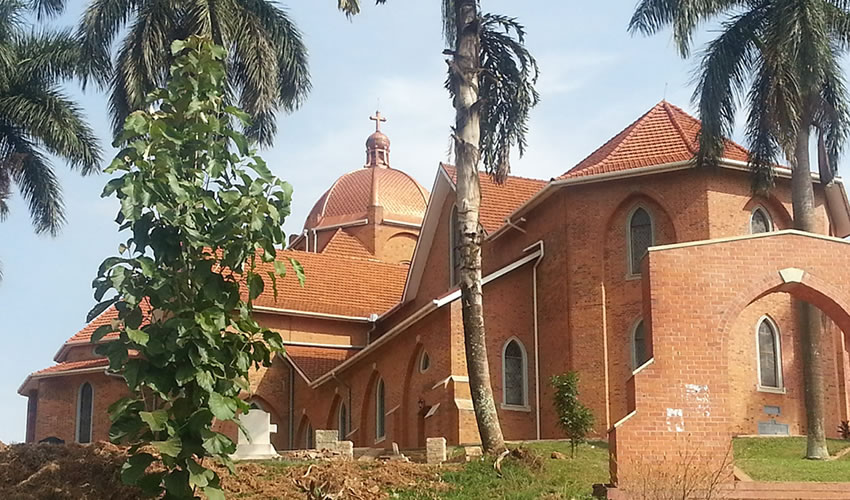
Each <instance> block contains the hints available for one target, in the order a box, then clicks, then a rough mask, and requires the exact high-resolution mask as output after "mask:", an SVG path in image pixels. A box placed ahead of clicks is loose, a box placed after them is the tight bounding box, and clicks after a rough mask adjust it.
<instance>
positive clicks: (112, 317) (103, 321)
mask: <svg viewBox="0 0 850 500" xmlns="http://www.w3.org/2000/svg"><path fill="white" fill-rule="evenodd" d="M142 314H143V315H144V319H143V322H144V323H147V321H148V320H149V318H150V303H149V302H148V301H147V300H144V301H142ZM113 321H118V310H117V309H115V306H112V307H110V308H108V309H107V310H105V311H103V312H102V313H100V316H98V317H96V318H95V319H93V320H92V322H91V323H89V324H88V325H86V326H84V327H83V329H82V330H80V331H79V332H77V333H75V334H74V336H73V337H71V338H70V339H68V340H67V341H66V342H65V343H66V344H70V343H78V342H90V341H91V336H92V334H93V333H94V331H95V330H97V329H98V328H100V327H101V326H103V325H109V324H111V323H112V322H113ZM117 338H118V333H115V332H113V333H108V334H106V336H105V337H103V340H114V339H117Z"/></svg>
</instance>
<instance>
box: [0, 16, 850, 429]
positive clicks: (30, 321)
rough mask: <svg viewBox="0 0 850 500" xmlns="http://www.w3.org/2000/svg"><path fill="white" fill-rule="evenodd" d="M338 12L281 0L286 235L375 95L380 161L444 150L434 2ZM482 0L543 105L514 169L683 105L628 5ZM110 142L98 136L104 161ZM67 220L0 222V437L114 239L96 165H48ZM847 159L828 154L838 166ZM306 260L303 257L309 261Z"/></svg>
mask: <svg viewBox="0 0 850 500" xmlns="http://www.w3.org/2000/svg"><path fill="white" fill-rule="evenodd" d="M69 1H70V3H69V5H68V8H67V12H66V14H65V15H64V16H63V17H62V18H60V19H58V20H56V21H55V22H54V23H53V24H56V25H59V26H68V25H71V24H73V23H74V22H75V21H76V20H77V19H78V18H79V15H80V13H81V11H82V9H83V8H84V6H85V2H84V1H83V0H69ZM364 1H365V3H366V5H365V8H364V12H363V13H362V14H361V15H360V16H358V17H356V18H354V19H353V20H352V21H348V20H346V18H345V17H344V16H343V15H342V14H340V13H339V12H337V10H336V2H335V1H334V0H289V2H288V3H285V4H284V5H285V6H286V7H287V8H288V9H289V11H290V14H291V16H292V17H293V18H294V19H295V21H296V22H297V23H298V25H299V27H300V28H301V30H302V31H303V32H304V37H305V40H306V43H307V46H308V48H309V50H310V65H311V73H312V81H313V91H312V93H311V94H310V96H309V98H308V100H307V102H306V103H305V105H304V106H303V107H302V108H301V109H300V110H298V111H297V112H295V113H294V114H292V115H289V116H281V117H280V118H279V132H278V137H277V139H276V141H275V146H274V147H272V148H269V149H268V150H266V151H264V153H263V156H264V157H265V159H266V160H267V162H268V163H269V165H270V166H271V168H272V169H273V171H274V172H275V173H276V174H277V175H278V176H279V177H281V178H283V179H285V180H288V181H289V182H290V183H292V185H293V186H294V189H295V192H294V201H293V215H292V216H291V217H290V219H289V220H288V221H287V223H286V225H285V228H286V230H287V231H288V232H298V231H300V229H301V226H302V224H303V221H304V218H305V217H306V215H307V212H308V211H309V210H310V207H311V206H312V204H313V203H314V202H315V200H316V199H317V198H318V197H319V196H320V195H321V194H322V192H324V190H325V189H327V188H328V187H329V186H330V184H331V183H332V182H333V181H334V180H335V179H336V178H337V177H338V176H340V175H341V174H343V173H345V172H348V171H351V170H355V169H357V168H360V167H361V166H362V165H363V162H364V141H365V140H366V137H367V136H368V135H369V134H370V133H371V132H372V130H373V127H374V123H373V122H371V121H369V119H368V117H369V116H370V115H371V114H372V113H374V111H375V108H376V107H377V106H378V103H380V108H381V111H382V113H383V114H384V115H386V116H387V117H388V119H389V121H388V122H387V123H386V124H385V125H384V127H383V130H384V131H385V132H386V134H387V135H388V136H389V137H390V139H391V141H392V149H391V164H392V166H393V167H394V168H397V169H401V170H404V171H406V172H408V173H410V174H412V175H413V176H414V177H415V178H416V179H418V180H419V182H420V183H422V184H423V185H425V186H426V187H427V188H430V186H431V184H432V182H433V179H434V174H435V172H436V168H437V164H438V162H439V161H442V160H445V159H447V152H448V149H449V139H448V135H449V126H450V125H451V123H452V122H453V113H452V108H451V104H450V102H449V99H448V97H447V95H446V93H445V91H444V90H443V86H442V84H443V79H444V77H445V62H444V56H443V55H442V53H441V52H442V49H443V42H442V38H441V29H440V7H439V2H437V1H434V0H431V1H423V0H419V1H412V0H391V1H390V2H388V4H387V5H384V6H377V7H376V6H374V5H371V2H370V1H369V0H364ZM483 4H484V9H485V10H487V11H491V12H498V13H500V14H506V15H511V16H517V17H519V19H520V20H521V21H522V22H523V23H524V24H525V26H526V27H527V30H528V46H529V48H530V50H531V51H532V52H533V53H534V54H535V56H536V57H537V59H538V61H539V63H540V66H541V70H542V74H541V78H540V81H539V86H538V88H539V90H540V93H541V95H542V102H541V103H540V105H539V106H538V107H537V108H536V109H535V110H534V112H533V114H532V117H531V133H530V137H529V140H530V150H529V151H528V154H527V155H526V156H525V158H523V159H522V160H520V161H517V162H515V163H514V165H513V172H514V174H516V175H522V176H527V177H539V178H546V179H548V178H550V177H554V176H557V175H559V174H561V173H563V172H565V171H566V170H568V169H569V168H570V167H572V166H573V165H574V164H575V163H577V162H578V161H579V160H581V159H582V158H583V157H584V156H586V155H587V154H589V153H590V152H591V151H593V150H594V149H596V148H597V147H599V146H600V145H601V144H602V143H603V142H605V141H606V140H608V139H609V138H610V137H611V136H613V135H614V134H616V133H617V132H619V131H620V130H621V129H622V128H624V127H625V126H627V125H628V124H629V123H631V122H632V121H633V120H634V119H635V118H637V117H638V116H640V115H641V114H642V113H644V112H645V111H647V110H648V109H649V108H651V107H652V106H653V105H655V104H656V103H657V102H658V101H660V100H661V99H662V98H664V97H665V96H666V98H667V100H668V101H671V102H672V103H674V104H677V105H679V106H682V107H684V108H685V109H686V110H688V111H693V107H692V106H691V105H690V95H691V92H692V85H691V84H690V75H691V71H692V68H693V64H694V63H693V62H691V61H682V60H681V59H679V58H678V56H677V55H676V53H675V51H674V49H673V46H672V43H671V40H670V36H669V33H664V34H662V35H659V36H656V37H653V38H643V37H631V36H630V35H628V33H626V26H627V23H628V20H629V17H630V15H631V11H632V8H633V2H630V1H622V0H620V1H614V0H607V1H597V2H585V3H584V4H583V5H581V6H580V7H578V6H577V4H576V3H575V2H553V1H545V2H544V1H540V0H538V1H529V2H516V1H506V0H483ZM68 91H69V93H71V94H72V95H74V96H77V97H78V98H79V100H80V103H81V104H82V106H83V108H84V109H85V112H86V114H87V115H88V117H89V119H90V121H91V123H92V124H93V126H94V128H95V129H96V130H97V132H98V133H99V135H100V137H101V138H102V139H103V143H104V146H105V147H107V146H108V143H109V140H108V138H109V135H110V132H109V125H108V124H109V121H108V117H107V109H106V96H105V94H104V93H103V92H100V91H97V90H96V89H89V90H88V91H87V92H86V93H82V92H81V91H80V90H79V88H77V86H76V85H69V86H68ZM113 153H114V151H113V150H111V149H109V148H107V153H106V159H105V164H106V163H108V160H109V159H111V157H112V154H113ZM55 167H56V171H57V173H58V175H59V177H60V179H61V182H62V186H63V188H64V193H65V204H66V208H67V217H68V224H67V225H66V226H65V227H64V229H63V231H62V233H61V234H60V235H59V236H58V237H56V238H49V237H43V236H36V235H35V234H33V231H32V227H31V225H30V221H29V217H28V214H27V212H26V209H25V208H26V207H25V206H24V205H23V203H22V202H21V200H20V198H13V199H12V203H11V208H12V214H11V216H10V217H9V219H7V220H6V221H5V222H4V223H2V224H0V261H2V263H3V270H4V275H5V276H4V280H3V282H2V283H0V347H2V352H3V362H2V363H0V408H3V409H4V411H3V412H0V440H2V441H4V442H7V443H8V442H13V441H22V440H23V438H24V429H25V414H26V399H25V398H23V397H21V396H19V395H17V393H16V391H17V388H18V386H19V385H20V383H21V382H23V380H24V378H25V377H26V376H27V374H28V373H30V372H32V371H35V370H39V369H42V368H45V367H47V366H50V365H51V364H52V363H53V361H52V358H53V355H54V354H55V353H56V351H57V349H58V348H59V347H60V345H61V344H62V342H64V341H65V340H66V339H67V338H68V337H70V336H71V335H73V334H74V333H75V332H76V331H77V330H79V329H80V328H81V327H82V326H83V325H84V321H85V316H86V313H87V312H88V310H89V309H90V308H91V306H92V305H93V303H94V299H93V298H92V293H91V280H92V278H93V277H94V276H95V273H96V270H97V266H98V265H99V264H100V262H101V261H102V260H103V259H104V258H105V257H106V256H109V255H112V254H114V253H115V252H116V251H117V247H118V244H119V243H120V242H121V241H122V237H121V236H120V235H119V234H118V233H117V226H116V225H115V223H114V222H113V219H114V216H115V213H116V211H117V204H116V203H115V202H114V201H113V200H102V199H100V192H101V189H102V187H103V185H104V184H105V183H106V181H107V176H106V175H100V176H90V177H81V176H79V175H78V174H77V173H75V172H71V171H69V170H68V168H67V167H66V166H65V165H64V164H62V163H61V162H56V164H55ZM844 168H845V166H844V165H842V170H843V169H844ZM308 272H309V270H308Z"/></svg>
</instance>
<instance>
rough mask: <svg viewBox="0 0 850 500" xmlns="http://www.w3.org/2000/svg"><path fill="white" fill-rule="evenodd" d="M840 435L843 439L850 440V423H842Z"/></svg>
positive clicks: (839, 428)
mask: <svg viewBox="0 0 850 500" xmlns="http://www.w3.org/2000/svg"><path fill="white" fill-rule="evenodd" d="M838 433H839V434H841V439H847V440H850V421H847V420H844V421H842V422H841V425H839V426H838Z"/></svg>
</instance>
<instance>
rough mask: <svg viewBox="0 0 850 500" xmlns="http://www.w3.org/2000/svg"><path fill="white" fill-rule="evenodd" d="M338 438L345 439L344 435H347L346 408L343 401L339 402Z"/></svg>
mask: <svg viewBox="0 0 850 500" xmlns="http://www.w3.org/2000/svg"><path fill="white" fill-rule="evenodd" d="M338 418H339V422H338V424H339V427H338V429H339V440H340V441H345V437H346V436H347V435H348V409H347V408H346V407H345V403H340V404H339V416H338Z"/></svg>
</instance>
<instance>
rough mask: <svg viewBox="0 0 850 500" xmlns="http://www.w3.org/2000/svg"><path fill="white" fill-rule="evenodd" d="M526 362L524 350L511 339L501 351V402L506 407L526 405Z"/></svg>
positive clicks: (516, 340)
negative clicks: (502, 388)
mask: <svg viewBox="0 0 850 500" xmlns="http://www.w3.org/2000/svg"><path fill="white" fill-rule="evenodd" d="M527 366H528V362H527V359H526V356H525V348H524V347H523V345H522V343H521V342H520V341H519V340H518V339H511V340H509V341H508V343H507V344H505V347H504V349H503V350H502V387H504V390H503V401H504V403H505V404H506V405H511V406H526V405H528V378H527V377H526V374H527V371H528V370H527Z"/></svg>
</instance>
